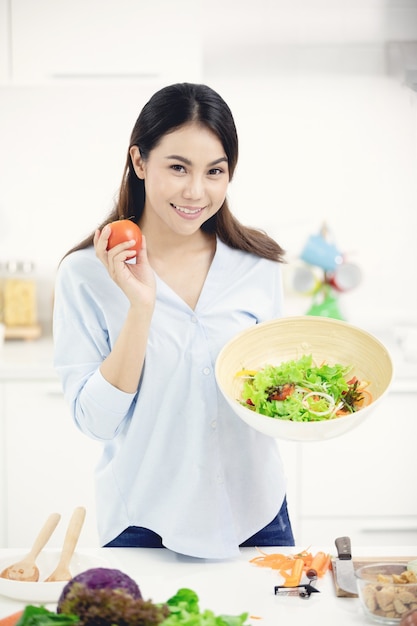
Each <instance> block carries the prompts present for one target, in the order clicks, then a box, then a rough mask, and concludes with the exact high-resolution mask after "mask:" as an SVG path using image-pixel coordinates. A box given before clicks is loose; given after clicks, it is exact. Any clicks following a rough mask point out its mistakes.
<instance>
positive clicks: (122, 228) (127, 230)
mask: <svg viewBox="0 0 417 626" xmlns="http://www.w3.org/2000/svg"><path fill="white" fill-rule="evenodd" d="M109 226H110V228H111V233H110V237H109V241H108V243H107V250H110V248H114V246H117V244H119V243H123V242H125V241H129V240H130V239H134V240H135V244H134V245H133V246H132V247H131V248H130V249H131V250H136V254H138V253H139V250H140V248H141V245H142V231H141V229H140V228H139V226H138V225H137V224H135V222H132V220H116V221H115V222H111V223H110V224H109Z"/></svg>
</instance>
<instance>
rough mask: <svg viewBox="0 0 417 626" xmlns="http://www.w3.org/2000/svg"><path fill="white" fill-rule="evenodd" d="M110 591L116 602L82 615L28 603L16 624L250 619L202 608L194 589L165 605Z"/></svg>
mask: <svg viewBox="0 0 417 626" xmlns="http://www.w3.org/2000/svg"><path fill="white" fill-rule="evenodd" d="M100 591H104V590H100ZM110 593H111V594H112V598H113V601H112V602H111V603H110V602H108V600H109V598H110V595H109V596H108V598H107V600H106V602H105V603H104V610H102V608H103V607H101V606H100V604H101V602H100V601H99V602H96V603H93V604H90V605H89V610H88V611H85V612H84V614H83V615H69V614H65V613H54V612H53V611H48V610H47V609H46V608H44V607H42V606H40V607H38V606H31V605H29V606H26V608H25V610H24V612H23V614H22V616H21V617H20V619H19V621H18V622H17V623H16V626H152V625H156V624H158V625H159V626H244V625H245V624H246V620H247V618H248V614H247V613H242V614H241V615H216V614H215V613H214V612H213V611H210V610H208V609H206V610H204V611H200V608H199V600H198V596H197V594H196V593H195V591H193V590H192V589H186V588H183V589H179V590H178V591H177V593H176V594H175V595H174V596H173V597H172V598H170V599H169V600H168V601H167V602H166V603H165V604H153V603H152V602H151V601H150V600H143V599H142V598H139V599H138V598H136V599H135V598H132V597H131V596H128V595H127V594H126V593H124V592H120V593H117V592H115V591H114V590H109V594H110ZM118 595H119V598H117V596H118ZM127 598H129V601H127V603H126V604H125V606H124V609H123V608H122V610H121V604H123V603H124V600H125V599H127ZM99 599H100V598H99ZM101 600H102V598H101ZM118 600H119V601H121V604H120V602H118ZM80 606H81V605H80ZM84 609H86V605H84Z"/></svg>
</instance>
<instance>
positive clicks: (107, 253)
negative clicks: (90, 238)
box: [94, 224, 156, 307]
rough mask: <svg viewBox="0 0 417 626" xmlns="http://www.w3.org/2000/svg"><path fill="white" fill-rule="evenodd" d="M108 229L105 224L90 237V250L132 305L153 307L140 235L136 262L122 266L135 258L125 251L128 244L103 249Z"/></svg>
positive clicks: (150, 277) (149, 273) (151, 277)
mask: <svg viewBox="0 0 417 626" xmlns="http://www.w3.org/2000/svg"><path fill="white" fill-rule="evenodd" d="M110 233H111V226H109V225H108V224H107V225H106V226H105V227H104V228H103V230H102V231H101V232H100V231H99V230H96V232H95V234H94V248H95V251H96V255H97V257H98V258H99V259H100V261H101V262H102V263H103V265H104V266H105V267H106V268H107V271H108V272H109V274H110V276H111V278H112V279H113V280H114V282H115V283H116V284H117V285H118V286H119V287H120V289H122V291H123V292H124V293H125V295H126V297H127V298H128V299H129V301H130V303H131V304H132V305H135V304H138V305H141V306H143V305H147V306H152V307H153V306H154V303H155V292H156V284H155V275H154V272H153V270H152V268H151V266H150V265H149V261H148V255H147V251H146V238H145V236H144V235H143V233H142V246H141V249H140V250H139V254H138V257H137V259H136V263H126V261H128V260H129V259H133V258H134V257H135V255H136V252H135V251H134V250H129V248H130V247H131V246H132V242H131V241H126V242H124V243H120V244H117V245H116V246H114V248H111V249H110V250H107V245H108V240H109V236H110Z"/></svg>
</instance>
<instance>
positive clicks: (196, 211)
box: [170, 202, 205, 219]
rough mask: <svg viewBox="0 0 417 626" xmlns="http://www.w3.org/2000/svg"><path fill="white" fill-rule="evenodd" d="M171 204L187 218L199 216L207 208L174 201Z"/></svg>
mask: <svg viewBox="0 0 417 626" xmlns="http://www.w3.org/2000/svg"><path fill="white" fill-rule="evenodd" d="M170 204H171V206H172V208H173V209H175V210H176V211H177V212H178V213H181V214H182V217H185V218H187V219H190V218H191V219H192V218H194V217H199V216H200V215H201V212H202V211H204V209H205V207H193V206H184V205H179V204H173V203H172V202H171V203H170Z"/></svg>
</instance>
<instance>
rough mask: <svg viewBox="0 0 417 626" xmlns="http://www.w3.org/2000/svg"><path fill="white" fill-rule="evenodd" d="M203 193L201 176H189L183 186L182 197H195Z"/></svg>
mask: <svg viewBox="0 0 417 626" xmlns="http://www.w3.org/2000/svg"><path fill="white" fill-rule="evenodd" d="M203 194H204V183H203V179H202V178H201V176H190V177H189V178H187V181H186V184H185V187H184V194H183V195H184V197H185V198H192V199H197V198H201V197H202V196H203Z"/></svg>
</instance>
